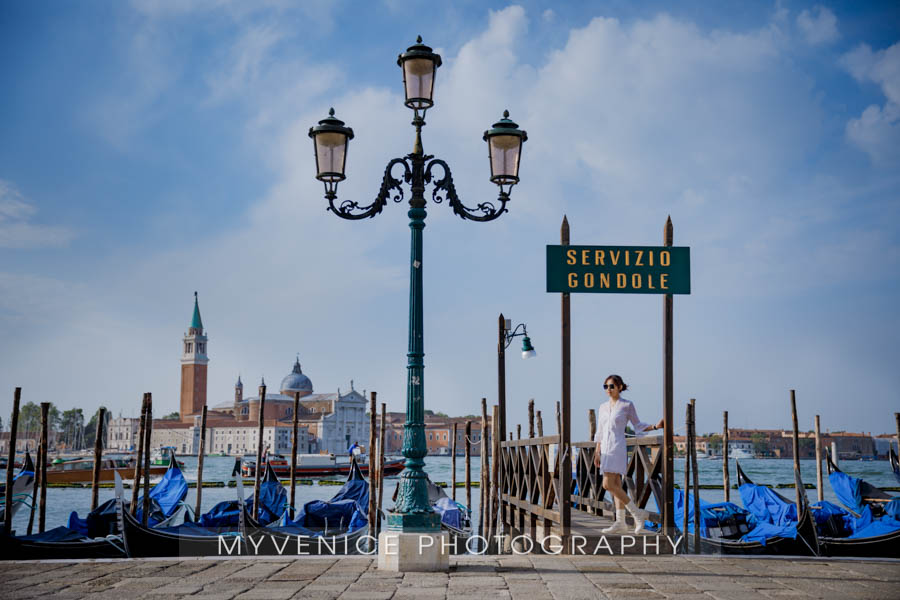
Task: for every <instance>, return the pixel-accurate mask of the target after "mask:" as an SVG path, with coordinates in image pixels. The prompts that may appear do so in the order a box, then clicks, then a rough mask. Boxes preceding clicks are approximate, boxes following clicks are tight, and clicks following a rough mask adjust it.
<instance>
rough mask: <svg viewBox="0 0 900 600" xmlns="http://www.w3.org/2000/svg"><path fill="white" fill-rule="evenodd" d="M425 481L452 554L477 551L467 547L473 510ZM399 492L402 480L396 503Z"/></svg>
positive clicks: (430, 501)
mask: <svg viewBox="0 0 900 600" xmlns="http://www.w3.org/2000/svg"><path fill="white" fill-rule="evenodd" d="M425 481H426V485H427V486H428V503H429V504H430V505H431V508H432V509H433V510H434V512H436V513H438V514H439V515H441V529H442V530H444V531H446V532H447V533H449V534H450V544H451V548H452V552H451V554H466V552H468V551H469V550H472V551H475V550H476V549H475V548H471V549H469V548H466V542H467V541H468V539H469V538H470V537H471V536H472V520H471V517H472V511H471V510H469V509H468V508H467V507H466V506H465V505H463V504H459V503H458V502H454V501H453V499H452V498H451V497H450V496H448V495H447V493H446V492H444V490H443V489H441V487H439V486H438V485H437V484H435V483H434V482H433V481H431V478H430V477H428V475H427V474H426V475H425ZM576 485H577V484H576ZM399 492H400V482H399V481H398V482H397V485H396V486H395V487H394V493H393V495H392V496H391V501H393V502H394V503H396V502H397V494H398V493H399ZM576 493H577V491H576Z"/></svg>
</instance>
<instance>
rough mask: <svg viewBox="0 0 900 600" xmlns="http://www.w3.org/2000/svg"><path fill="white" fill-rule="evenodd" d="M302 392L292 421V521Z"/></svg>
mask: <svg viewBox="0 0 900 600" xmlns="http://www.w3.org/2000/svg"><path fill="white" fill-rule="evenodd" d="M299 413H300V392H294V415H293V419H292V421H291V515H290V516H291V519H293V518H294V510H295V509H296V507H297V504H296V501H297V443H298V440H297V437H298V436H299V431H298V429H299V427H300V423H299V421H300V415H299Z"/></svg>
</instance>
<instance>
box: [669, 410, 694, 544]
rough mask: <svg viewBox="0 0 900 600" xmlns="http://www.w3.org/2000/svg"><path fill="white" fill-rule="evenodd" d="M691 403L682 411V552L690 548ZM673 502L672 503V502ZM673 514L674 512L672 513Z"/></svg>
mask: <svg viewBox="0 0 900 600" xmlns="http://www.w3.org/2000/svg"><path fill="white" fill-rule="evenodd" d="M690 447H691V403H690V402H688V404H687V408H685V412H684V490H683V492H684V493H683V494H682V506H683V507H684V510H683V511H682V512H683V513H684V514H683V515H682V517H684V518H683V519H682V521H683V522H682V528H681V532H682V536H683V537H684V553H685V554H688V553H689V552H690V549H689V548H688V541H689V540H690V538H689V537H688V511H689V504H688V499H689V498H690V496H689V494H690V493H691V450H690ZM673 504H674V503H673ZM673 515H674V513H673Z"/></svg>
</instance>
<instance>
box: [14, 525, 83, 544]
mask: <svg viewBox="0 0 900 600" xmlns="http://www.w3.org/2000/svg"><path fill="white" fill-rule="evenodd" d="M16 539H17V540H28V541H30V542H77V541H78V540H83V539H84V536H83V535H82V534H81V533H79V532H77V531H75V530H73V529H69V528H68V527H63V526H62V525H60V526H59V527H54V528H53V529H48V530H47V531H45V532H44V533H35V534H33V535H22V536H16Z"/></svg>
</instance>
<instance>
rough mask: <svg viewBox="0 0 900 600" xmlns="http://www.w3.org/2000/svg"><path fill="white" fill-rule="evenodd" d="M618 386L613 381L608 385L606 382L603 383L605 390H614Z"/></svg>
mask: <svg viewBox="0 0 900 600" xmlns="http://www.w3.org/2000/svg"><path fill="white" fill-rule="evenodd" d="M617 387H619V386H617V385H616V384H614V383H611V384H609V385H606V384H605V383H604V384H603V389H604V390H614V389H616V388H617Z"/></svg>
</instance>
